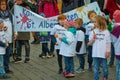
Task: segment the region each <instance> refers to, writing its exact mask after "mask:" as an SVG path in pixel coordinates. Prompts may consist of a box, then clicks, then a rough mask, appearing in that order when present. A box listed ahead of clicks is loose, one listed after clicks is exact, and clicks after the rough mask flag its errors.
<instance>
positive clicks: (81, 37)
mask: <svg viewBox="0 0 120 80" xmlns="http://www.w3.org/2000/svg"><path fill="white" fill-rule="evenodd" d="M77 41H81V42H82V45H81V48H80V51H79V52H76V54H84V53H86V46H85V33H84V32H83V31H81V30H77V32H76V43H77Z"/></svg>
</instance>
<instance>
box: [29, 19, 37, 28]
mask: <svg viewBox="0 0 120 80" xmlns="http://www.w3.org/2000/svg"><path fill="white" fill-rule="evenodd" d="M27 28H35V27H34V22H33V21H32V20H29V21H28V22H27Z"/></svg>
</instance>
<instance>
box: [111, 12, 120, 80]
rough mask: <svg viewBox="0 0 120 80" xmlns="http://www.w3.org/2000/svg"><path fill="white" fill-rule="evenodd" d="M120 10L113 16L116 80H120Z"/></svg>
mask: <svg viewBox="0 0 120 80" xmlns="http://www.w3.org/2000/svg"><path fill="white" fill-rule="evenodd" d="M118 16H120V10H116V11H115V12H114V14H113V19H114V20H115V27H114V29H113V31H112V39H113V43H114V47H115V56H116V80H120V18H119V17H118Z"/></svg>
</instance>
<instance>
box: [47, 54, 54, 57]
mask: <svg viewBox="0 0 120 80" xmlns="http://www.w3.org/2000/svg"><path fill="white" fill-rule="evenodd" d="M54 56H55V55H54V54H53V53H50V54H48V55H47V57H48V58H51V57H54Z"/></svg>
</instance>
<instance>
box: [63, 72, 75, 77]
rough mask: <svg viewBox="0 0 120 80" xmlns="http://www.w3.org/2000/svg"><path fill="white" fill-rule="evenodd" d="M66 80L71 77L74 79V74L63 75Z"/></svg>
mask: <svg viewBox="0 0 120 80" xmlns="http://www.w3.org/2000/svg"><path fill="white" fill-rule="evenodd" d="M65 77H66V78H72V77H75V74H74V73H68V74H66V75H65Z"/></svg>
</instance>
